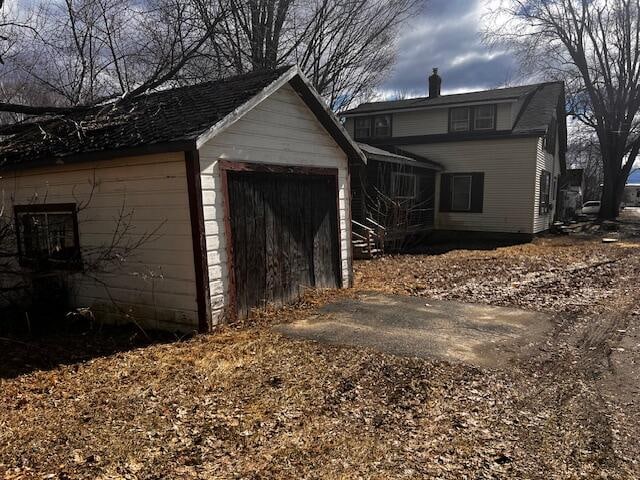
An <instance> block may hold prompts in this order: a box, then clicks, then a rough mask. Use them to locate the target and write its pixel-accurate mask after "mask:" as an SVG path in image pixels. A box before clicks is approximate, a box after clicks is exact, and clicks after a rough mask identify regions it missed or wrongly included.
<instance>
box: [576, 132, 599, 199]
mask: <svg viewBox="0 0 640 480" xmlns="http://www.w3.org/2000/svg"><path fill="white" fill-rule="evenodd" d="M567 164H568V166H569V167H570V168H579V169H581V170H582V172H583V173H582V175H583V185H584V191H583V193H582V196H583V198H584V200H598V199H599V198H600V197H601V195H602V187H601V186H602V182H603V171H602V155H601V154H600V145H599V143H598V138H597V137H596V135H595V133H594V132H593V130H592V129H590V128H588V127H586V126H583V127H582V128H580V127H578V128H576V129H574V130H573V134H572V135H571V138H570V141H569V145H568V147H567Z"/></svg>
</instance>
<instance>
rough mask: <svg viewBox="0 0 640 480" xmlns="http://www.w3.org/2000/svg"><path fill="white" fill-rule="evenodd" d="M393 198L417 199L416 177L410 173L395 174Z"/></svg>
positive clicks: (393, 176)
mask: <svg viewBox="0 0 640 480" xmlns="http://www.w3.org/2000/svg"><path fill="white" fill-rule="evenodd" d="M391 178H392V181H393V196H394V197H395V198H415V196H416V176H415V175H413V174H409V173H393V174H392V176H391Z"/></svg>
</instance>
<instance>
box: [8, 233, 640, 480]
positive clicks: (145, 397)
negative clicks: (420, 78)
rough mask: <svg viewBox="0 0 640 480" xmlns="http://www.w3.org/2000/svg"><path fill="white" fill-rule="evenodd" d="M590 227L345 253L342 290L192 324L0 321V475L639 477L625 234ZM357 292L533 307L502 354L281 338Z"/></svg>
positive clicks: (635, 272)
mask: <svg viewBox="0 0 640 480" xmlns="http://www.w3.org/2000/svg"><path fill="white" fill-rule="evenodd" d="M620 238H621V241H619V242H617V243H613V244H604V243H602V242H601V240H600V238H593V237H591V236H588V235H575V236H570V237H567V236H565V237H548V238H540V239H537V240H536V241H534V242H533V243H531V244H526V245H519V246H511V247H503V248H498V249H486V250H453V251H449V252H447V253H441V254H437V255H414V256H387V257H383V258H380V259H377V260H372V261H364V262H358V263H357V264H356V267H355V268H356V288H355V289H354V290H353V291H343V292H325V293H310V294H309V295H308V296H307V297H306V298H305V299H304V300H303V301H301V302H300V303H299V304H298V305H296V306H294V307H288V308H284V309H281V310H271V311H268V312H261V313H260V314H258V315H257V317H256V318H255V319H254V321H253V322H252V323H250V324H248V325H244V326H238V327H236V328H226V329H224V330H222V331H221V332H219V333H216V334H212V335H206V336H199V337H196V338H194V339H191V340H186V341H176V342H170V343H157V344H152V345H146V346H138V345H137V344H136V343H135V342H131V339H129V338H116V337H109V339H108V341H107V339H104V338H102V337H96V336H95V334H91V333H90V334H86V335H83V336H75V337H59V338H43V339H38V340H29V341H25V342H24V343H22V344H20V343H18V342H16V341H13V340H6V339H4V340H0V348H1V349H2V350H1V351H2V353H1V355H2V362H0V402H1V404H2V406H3V408H2V410H1V411H0V477H5V478H12V479H14V478H60V479H75V478H104V479H106V478H130V479H135V478H140V479H142V478H145V479H146V478H247V479H257V478H296V479H298V478H323V479H325V478H326V479H338V478H345V479H347V478H348V479H351V478H376V479H386V478H412V479H413V478H445V479H465V478H468V479H485V478H486V479H489V478H500V479H502V478H514V479H522V478H532V479H533V478H546V479H549V478H554V479H555V478H557V479H566V478H607V479H618V478H620V479H622V478H625V479H626V478H629V479H632V478H639V477H640V465H639V464H638V459H640V445H639V443H640V441H639V440H638V438H639V437H640V435H639V433H640V402H639V398H640V397H639V393H640V377H639V376H638V371H637V366H638V362H640V289H639V288H638V276H639V274H640V243H639V242H638V240H637V239H634V238H624V235H623V236H621V237H620ZM359 291H378V292H383V293H388V294H396V295H412V296H422V297H429V298H436V299H448V300H456V301H465V302H476V303H485V304H490V305H497V306H508V307H518V308H524V309H528V310H533V311H540V312H544V313H545V314H548V315H550V316H551V318H552V322H553V328H552V329H550V331H549V332H548V333H547V334H546V335H545V337H544V338H543V339H542V340H541V341H538V342H536V343H535V344H532V345H530V348H532V349H533V350H535V351H536V352H535V353H534V354H533V355H532V356H529V357H528V358H526V359H520V360H514V362H513V364H512V365H510V366H509V368H508V369H507V368H504V369H500V368H479V367H475V366H471V365H468V364H464V363H449V362H446V361H439V360H428V359H416V358H406V357H395V356H392V355H385V354H382V353H378V352H376V351H373V350H368V349H361V348H353V347H348V348H347V347H339V346H326V345H321V344H316V343H313V342H308V341H296V340H289V339H286V338H284V337H282V336H280V335H278V334H276V333H274V332H273V331H272V329H271V328H270V327H271V325H272V324H274V323H279V322H287V321H292V320H296V319H300V318H304V317H305V316H308V315H313V314H314V312H316V311H317V308H319V307H320V306H322V305H323V304H324V303H326V302H327V301H330V300H336V299H342V298H348V297H350V296H353V295H356V294H357V293H358V292H359Z"/></svg>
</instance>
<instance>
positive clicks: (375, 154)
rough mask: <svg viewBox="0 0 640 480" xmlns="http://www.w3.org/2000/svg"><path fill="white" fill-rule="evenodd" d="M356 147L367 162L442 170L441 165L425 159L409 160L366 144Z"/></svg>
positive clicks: (409, 158) (406, 157) (359, 144)
mask: <svg viewBox="0 0 640 480" xmlns="http://www.w3.org/2000/svg"><path fill="white" fill-rule="evenodd" d="M358 147H360V149H361V150H362V151H363V152H364V154H365V156H366V157H367V159H368V160H376V161H379V162H390V163H398V164H401V165H407V166H410V167H415V168H426V169H429V170H444V168H443V167H442V165H440V164H439V163H437V162H433V161H431V160H427V159H426V158H420V159H417V158H411V157H408V156H405V155H399V154H397V153H392V152H388V151H387V150H382V149H381V148H377V147H374V146H372V145H368V144H366V143H358Z"/></svg>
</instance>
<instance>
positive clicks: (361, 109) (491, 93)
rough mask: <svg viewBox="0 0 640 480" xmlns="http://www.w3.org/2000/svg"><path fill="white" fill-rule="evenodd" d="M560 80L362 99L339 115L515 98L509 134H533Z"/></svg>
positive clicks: (559, 90)
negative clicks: (437, 94)
mask: <svg viewBox="0 0 640 480" xmlns="http://www.w3.org/2000/svg"><path fill="white" fill-rule="evenodd" d="M563 90H564V87H563V84H562V82H552V83H539V84H535V85H524V86H521V87H510V88H499V89H495V90H485V91H481V92H471V93H460V94H455V95H442V96H440V97H436V98H429V97H421V98H412V99H407V100H396V101H387V102H373V103H363V104H362V105H360V106H358V107H357V108H354V109H352V110H348V111H346V112H343V113H342V115H345V116H349V115H357V114H364V113H375V112H383V111H397V110H406V109H419V108H425V107H436V106H449V105H456V104H466V103H475V102H492V101H501V100H515V101H516V105H517V108H518V109H519V113H518V115H517V119H516V122H515V124H514V126H513V129H512V133H513V134H519V135H522V134H529V133H531V134H536V133H541V132H545V131H546V129H547V127H548V125H549V123H550V121H551V118H552V116H553V113H554V111H555V110H556V109H557V107H558V102H559V101H560V99H561V96H562V95H563Z"/></svg>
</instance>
